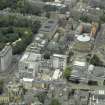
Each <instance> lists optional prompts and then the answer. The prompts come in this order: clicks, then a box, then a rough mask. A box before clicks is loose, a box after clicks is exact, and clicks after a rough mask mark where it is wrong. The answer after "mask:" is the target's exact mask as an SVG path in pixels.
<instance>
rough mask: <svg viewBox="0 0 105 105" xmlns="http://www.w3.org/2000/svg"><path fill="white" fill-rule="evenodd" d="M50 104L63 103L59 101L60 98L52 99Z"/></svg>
mask: <svg viewBox="0 0 105 105" xmlns="http://www.w3.org/2000/svg"><path fill="white" fill-rule="evenodd" d="M49 105H61V103H60V102H59V101H58V99H52V100H51V103H50V104H49Z"/></svg>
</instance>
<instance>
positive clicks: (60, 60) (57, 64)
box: [52, 54, 66, 69]
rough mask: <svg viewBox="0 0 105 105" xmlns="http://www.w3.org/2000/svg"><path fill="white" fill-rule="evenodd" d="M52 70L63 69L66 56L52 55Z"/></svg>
mask: <svg viewBox="0 0 105 105" xmlns="http://www.w3.org/2000/svg"><path fill="white" fill-rule="evenodd" d="M52 59H53V68H54V69H64V68H65V65H66V55H61V54H53V56H52Z"/></svg>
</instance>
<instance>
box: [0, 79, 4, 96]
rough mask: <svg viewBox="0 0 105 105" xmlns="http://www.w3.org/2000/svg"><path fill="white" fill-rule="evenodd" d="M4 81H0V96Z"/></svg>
mask: <svg viewBox="0 0 105 105" xmlns="http://www.w3.org/2000/svg"><path fill="white" fill-rule="evenodd" d="M3 87H4V81H3V80H0V94H2V93H3Z"/></svg>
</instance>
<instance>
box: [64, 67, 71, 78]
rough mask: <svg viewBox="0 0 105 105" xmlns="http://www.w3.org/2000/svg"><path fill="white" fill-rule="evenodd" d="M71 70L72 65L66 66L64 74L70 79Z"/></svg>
mask: <svg viewBox="0 0 105 105" xmlns="http://www.w3.org/2000/svg"><path fill="white" fill-rule="evenodd" d="M71 71H72V69H71V67H66V68H65V70H64V73H63V75H64V77H65V78H66V79H69V77H70V74H71Z"/></svg>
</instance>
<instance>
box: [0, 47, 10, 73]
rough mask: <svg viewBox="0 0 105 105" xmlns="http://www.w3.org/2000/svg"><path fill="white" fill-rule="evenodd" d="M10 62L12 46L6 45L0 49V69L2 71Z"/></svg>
mask: <svg viewBox="0 0 105 105" xmlns="http://www.w3.org/2000/svg"><path fill="white" fill-rule="evenodd" d="M11 62H12V47H11V46H10V45H6V46H5V47H4V48H3V49H2V50H1V51H0V71H1V72H3V71H5V70H7V68H8V67H9V66H10V64H11Z"/></svg>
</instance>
